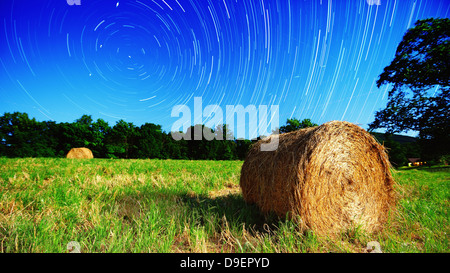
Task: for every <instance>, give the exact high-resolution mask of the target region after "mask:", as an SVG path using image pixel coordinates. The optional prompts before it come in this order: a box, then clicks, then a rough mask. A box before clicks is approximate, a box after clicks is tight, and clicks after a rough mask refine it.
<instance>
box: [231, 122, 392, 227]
mask: <svg viewBox="0 0 450 273" xmlns="http://www.w3.org/2000/svg"><path fill="white" fill-rule="evenodd" d="M267 141H268V140H261V141H259V142H257V143H255V144H254V145H253V146H252V148H251V149H250V151H249V153H248V155H247V157H246V159H245V162H244V164H243V166H242V170H241V180H240V186H241V188H242V193H243V197H244V199H245V200H246V201H247V202H248V203H256V204H257V206H258V207H259V208H260V209H261V211H262V212H264V213H268V212H275V213H276V214H277V215H278V216H280V217H285V216H288V217H289V218H291V219H296V220H297V221H298V223H299V226H300V227H301V228H302V229H311V230H313V231H315V232H316V233H317V234H321V235H331V234H337V233H340V232H345V231H347V230H349V229H352V228H354V227H359V228H362V229H364V230H366V231H367V232H375V231H379V230H381V228H382V226H383V223H384V222H385V221H386V220H387V217H388V212H389V210H390V209H391V208H393V206H394V205H395V197H394V196H395V193H394V180H393V178H392V176H391V172H390V168H391V166H390V163H389V159H388V156H387V154H386V152H385V149H384V147H383V146H381V145H380V144H379V143H378V142H377V141H376V140H375V139H374V138H373V137H372V136H371V135H370V134H369V133H368V132H366V131H365V130H364V129H362V128H360V127H359V126H356V125H354V124H351V123H348V122H340V121H331V122H328V123H325V124H323V125H321V126H317V127H312V128H306V129H303V130H298V131H295V132H290V133H286V134H281V135H279V146H278V149H277V150H275V151H261V149H260V146H261V144H262V143H265V142H267ZM293 216H295V217H293ZM297 216H299V217H297Z"/></svg>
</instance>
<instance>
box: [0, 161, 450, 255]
mask: <svg viewBox="0 0 450 273" xmlns="http://www.w3.org/2000/svg"><path fill="white" fill-rule="evenodd" d="M242 163H243V162H242V161H200V160H197V161H190V160H153V159H149V160H132V159H128V160H122V159H115V160H111V159H90V160H79V159H78V160H77V159H65V158H20V159H19V158H17V159H11V158H0V252H2V253H4V252H6V253H15V252H32V253H36V252H38V253H41V252H52V253H64V252H68V249H67V245H68V243H69V242H71V241H75V242H78V243H79V245H80V251H81V252H83V253H90V252H102V253H103V252H108V253H110V252H114V253H116V252H120V253H123V252H133V253H136V252H145V253H148V252H151V253H153V252H158V253H161V252H163V253H185V252H188V253H194V252H208V253H211V252H213V253H217V252H219V253H220V252H226V253H228V252H237V253H273V252H275V253H287V252H290V253H305V252H365V247H366V244H367V242H369V241H378V242H379V243H380V244H381V248H382V251H383V252H394V253H399V252H414V253H436V252H446V253H448V252H450V244H449V233H450V229H449V216H448V215H449V211H448V210H449V206H450V204H449V199H450V168H448V166H440V167H432V168H429V167H422V168H404V169H400V170H393V175H394V178H395V180H396V190H397V193H398V204H397V208H396V210H395V211H393V212H392V215H391V217H390V220H389V221H388V223H387V224H386V227H385V229H384V230H383V231H382V232H380V233H378V234H365V233H364V232H362V231H361V230H359V229H358V228H355V229H352V230H347V231H344V232H342V234H339V235H338V236H337V237H335V238H329V237H319V236H317V235H315V234H314V233H313V232H310V231H306V232H302V231H300V230H299V229H298V228H297V227H296V225H295V223H294V222H292V221H289V220H285V219H278V218H276V217H273V216H264V215H261V214H260V213H259V211H258V209H257V207H255V206H254V205H248V204H246V203H245V202H244V200H243V198H242V195H241V192H240V188H239V177H240V169H241V166H242Z"/></svg>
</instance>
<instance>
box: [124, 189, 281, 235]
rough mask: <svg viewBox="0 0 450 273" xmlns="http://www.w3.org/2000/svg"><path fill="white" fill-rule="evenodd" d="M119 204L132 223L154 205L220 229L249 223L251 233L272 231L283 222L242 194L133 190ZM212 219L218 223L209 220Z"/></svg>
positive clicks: (168, 215)
mask: <svg viewBox="0 0 450 273" xmlns="http://www.w3.org/2000/svg"><path fill="white" fill-rule="evenodd" d="M150 204H153V206H152V205H150ZM115 205H116V206H117V216H118V217H119V218H121V219H122V220H123V221H126V222H128V223H130V224H131V223H132V222H133V219H137V218H141V216H143V215H145V214H147V213H149V212H151V209H152V208H153V209H154V208H158V209H159V210H161V211H163V213H162V214H164V215H166V216H167V217H175V218H182V219H184V220H182V221H184V222H185V223H184V224H186V223H189V225H191V226H192V225H200V226H206V225H208V224H212V225H214V227H215V228H217V229H218V230H220V229H221V228H224V226H227V227H229V228H231V229H233V228H238V229H240V228H242V226H245V228H246V230H247V231H248V232H249V233H250V234H253V233H255V232H259V233H268V232H270V230H273V229H274V228H276V227H277V226H278V225H279V221H280V219H279V218H278V217H276V216H275V215H272V214H270V215H263V214H262V213H261V212H260V210H259V209H258V207H257V206H256V205H254V204H247V203H246V202H245V200H244V199H243V197H242V195H241V194H240V193H230V194H227V195H223V196H218V197H210V196H208V195H202V194H195V193H192V192H170V191H169V192H147V193H139V194H135V193H131V194H124V195H122V196H118V197H117V198H116V202H115ZM211 219H215V220H214V221H215V222H214V223H208V222H211V221H212V220H211ZM225 219H226V223H225ZM180 224H183V223H180ZM268 227H270V228H268Z"/></svg>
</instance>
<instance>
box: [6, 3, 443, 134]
mask: <svg viewBox="0 0 450 273" xmlns="http://www.w3.org/2000/svg"><path fill="white" fill-rule="evenodd" d="M71 2H73V1H71ZM80 4H81V5H69V4H68V2H67V1H63V0H59V1H56V0H49V1H24V0H15V1H13V0H4V1H2V2H1V4H0V5H1V9H0V10H1V24H2V27H1V29H0V36H1V37H2V38H1V39H0V45H1V53H0V54H1V55H0V64H1V66H0V70H1V74H0V77H1V78H0V81H1V82H2V86H1V87H0V95H1V98H0V108H1V110H2V111H24V112H28V113H29V114H30V115H31V116H34V117H36V118H38V119H45V120H49V119H51V120H57V121H73V120H74V119H76V118H79V117H80V116H81V115H82V114H89V115H92V116H93V117H94V118H103V119H105V120H107V121H111V122H115V121H117V120H118V119H125V120H127V121H130V122H134V123H135V124H142V123H144V122H152V123H156V124H161V125H163V128H164V129H165V130H169V129H170V126H171V124H172V123H173V122H174V121H175V120H174V118H172V117H170V113H171V110H172V108H173V107H174V106H175V105H180V104H187V105H189V106H192V103H193V100H194V97H202V102H203V105H204V106H206V105H209V104H214V105H219V106H221V107H223V109H225V106H226V105H243V106H244V107H245V106H247V105H256V106H257V105H279V109H280V124H282V123H283V122H284V121H285V120H286V119H287V118H291V117H295V118H299V119H303V118H311V119H312V120H313V121H314V122H316V123H323V122H326V121H329V120H347V121H350V122H354V123H358V124H362V125H363V126H365V125H366V124H367V123H369V122H371V121H372V120H373V116H374V112H375V111H376V110H379V109H380V108H383V107H384V105H385V103H386V99H387V94H386V90H387V88H386V87H382V88H381V89H378V88H376V85H375V81H376V79H377V77H378V75H379V74H380V73H381V72H382V69H383V68H384V67H385V66H386V65H388V64H389V63H390V61H391V59H392V58H393V56H394V53H395V49H396V47H397V45H398V43H399V42H400V40H401V38H402V36H403V34H404V32H405V31H406V30H407V29H408V28H409V27H412V26H413V25H414V22H415V21H416V20H418V19H423V18H429V17H448V15H449V4H448V2H447V1H444V0H443V1H438V0H436V1H431V0H430V1H396V0H393V1H383V0H381V1H364V0H361V1H325V0H317V1H293V0H291V1H288V0H286V1H269V0H260V1H234V0H215V1H213V0H208V1H207V0H204V1H198V0H197V1H194V0H189V1H183V0H152V1H150V0H134V1H133V0H129V1H125V0H120V1H117V0H114V1H107V0H97V1H95V0H92V1H88V0H81V1H80Z"/></svg>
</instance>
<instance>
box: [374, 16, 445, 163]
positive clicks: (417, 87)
mask: <svg viewBox="0 0 450 273" xmlns="http://www.w3.org/2000/svg"><path fill="white" fill-rule="evenodd" d="M449 67H450V19H448V18H445V19H426V20H418V21H417V22H416V23H415V26H414V27H413V28H411V29H409V30H408V31H407V32H406V34H405V35H404V36H403V39H402V41H401V42H400V44H399V45H398V47H397V51H396V53H395V57H394V60H393V61H392V62H391V63H390V64H389V65H388V66H386V67H385V68H384V70H383V73H381V74H380V76H379V79H378V80H377V86H378V87H380V86H381V85H385V84H388V87H390V88H391V89H390V90H389V96H388V103H387V106H386V108H385V109H383V110H380V111H378V112H376V115H375V120H374V121H373V122H372V123H371V124H370V125H369V129H370V130H373V129H377V128H386V130H387V132H388V133H395V132H403V131H409V130H413V131H417V132H419V136H420V139H421V146H422V155H423V156H424V157H425V158H427V157H428V158H430V157H436V156H438V155H442V154H449V153H450V150H449V147H450V145H448V143H449V142H450V137H449V136H450V132H449V130H450V112H449V105H450V94H449V90H450V86H449V79H450V69H449Z"/></svg>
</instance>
